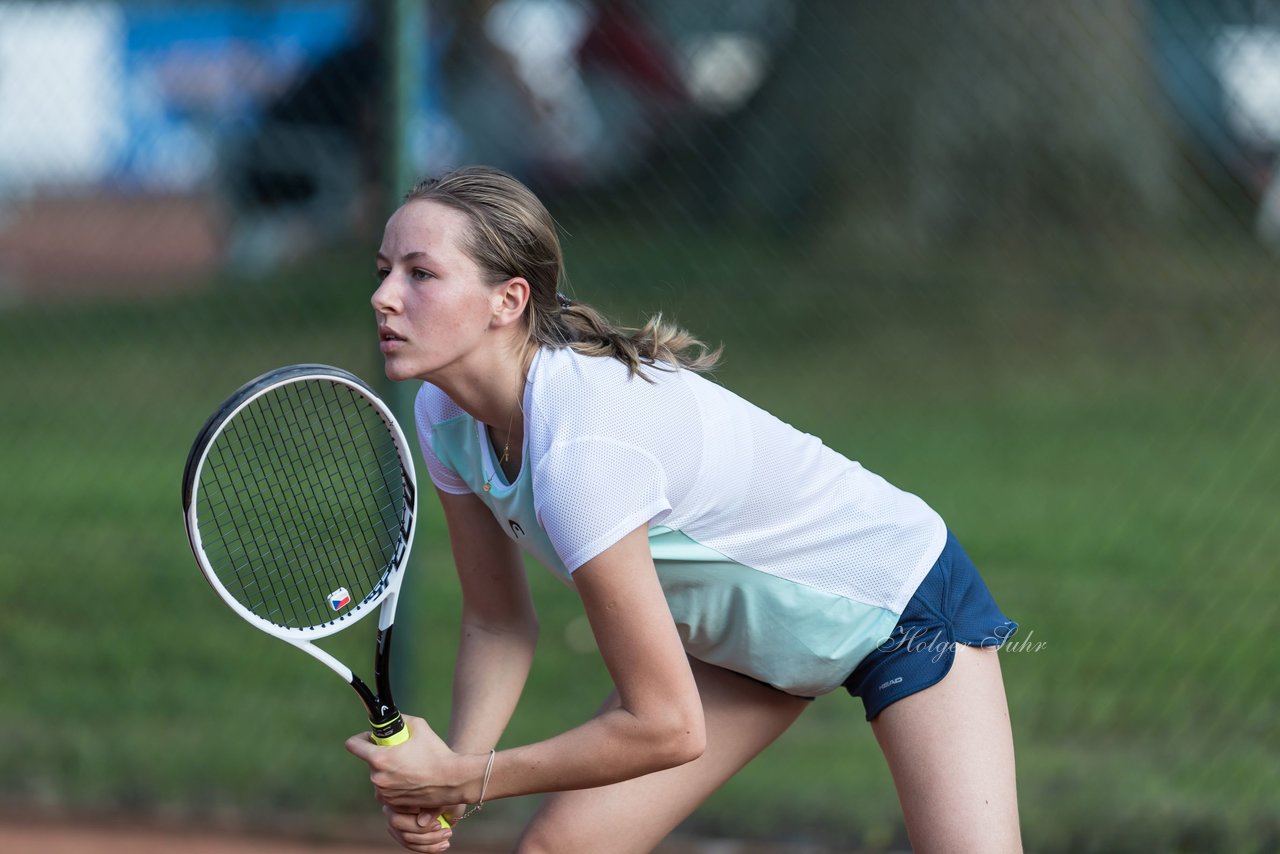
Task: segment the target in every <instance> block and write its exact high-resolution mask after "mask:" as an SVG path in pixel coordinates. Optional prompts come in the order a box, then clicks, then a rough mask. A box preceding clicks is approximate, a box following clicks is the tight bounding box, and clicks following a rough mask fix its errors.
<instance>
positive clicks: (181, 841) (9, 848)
mask: <svg viewBox="0 0 1280 854" xmlns="http://www.w3.org/2000/svg"><path fill="white" fill-rule="evenodd" d="M495 830H500V829H498V828H494V829H484V830H482V829H480V828H477V829H475V830H474V831H473V832H472V833H471V834H469V835H467V836H463V838H461V839H459V840H457V841H456V842H455V843H454V845H453V847H452V848H450V851H451V852H457V854H499V852H506V851H509V850H510V845H511V842H512V841H513V840H512V838H511V836H510V835H508V834H502V833H496V834H495V832H494V831H495ZM402 850H403V849H401V848H399V847H398V846H396V845H395V843H393V842H392V841H391V840H390V839H386V840H385V841H379V840H378V838H377V836H376V835H373V834H371V835H369V836H368V837H367V838H366V839H365V840H363V841H346V842H340V841H333V840H318V839H311V840H308V839H303V838H297V837H294V838H290V837H284V836H279V837H272V836H251V835H247V834H244V833H240V832H231V831H218V830H209V831H201V830H178V829H169V828H156V827H151V828H146V827H138V828H132V827H127V826H124V825H121V824H99V825H91V826H85V827H73V826H70V825H68V824H66V823H65V822H62V823H58V822H54V821H49V820H38V821H22V820H15V819H13V818H9V819H6V820H5V821H4V822H3V823H0V852H4V854H86V852H92V854H174V853H175V852H181V854H394V852H397V851H402ZM830 850H831V849H827V848H823V847H813V846H806V845H786V846H778V845H764V844H761V843H755V842H746V841H740V840H732V839H694V838H673V839H671V840H669V841H667V842H665V843H663V845H662V846H661V847H659V848H658V849H657V852H656V854H782V852H784V851H785V852H787V854H826V853H827V852H828V851H830Z"/></svg>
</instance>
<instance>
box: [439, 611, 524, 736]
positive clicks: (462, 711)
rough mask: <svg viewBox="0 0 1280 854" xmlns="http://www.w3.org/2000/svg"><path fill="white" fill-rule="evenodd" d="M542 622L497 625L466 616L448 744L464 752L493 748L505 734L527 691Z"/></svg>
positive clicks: (455, 682) (456, 672)
mask: <svg viewBox="0 0 1280 854" xmlns="http://www.w3.org/2000/svg"><path fill="white" fill-rule="evenodd" d="M537 638H538V626H537V623H536V621H531V622H528V623H525V624H521V625H518V626H512V627H509V628H507V629H504V630H500V631H498V630H493V629H489V628H485V627H482V626H479V625H476V624H473V623H469V622H466V621H464V622H463V624H462V636H461V639H460V641H459V645H458V663H457V667H456V669H455V671H454V678H453V709H452V715H451V717H450V721H449V735H448V739H447V741H448V743H449V745H450V747H452V748H453V749H454V750H455V751H458V752H460V753H480V752H485V753H487V752H488V751H489V749H490V748H492V747H495V746H496V745H497V743H498V739H499V738H500V737H501V736H502V733H503V731H504V730H505V729H506V727H507V724H508V723H509V722H510V720H511V715H512V714H513V713H514V712H515V708H516V703H517V702H519V700H520V695H521V693H522V692H523V690H524V684H525V680H526V679H527V678H528V675H529V668H530V666H531V664H532V662H533V651H534V647H535V646H536V644H537Z"/></svg>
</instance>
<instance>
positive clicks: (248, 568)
mask: <svg viewBox="0 0 1280 854" xmlns="http://www.w3.org/2000/svg"><path fill="white" fill-rule="evenodd" d="M404 485H405V482H404V474H403V470H402V467H401V460H400V455H399V452H398V450H397V448H396V445H395V441H394V439H393V438H392V437H391V434H390V432H389V430H388V427H387V425H386V424H385V422H383V420H382V418H381V416H380V415H379V414H378V413H377V411H376V410H375V409H374V407H373V406H372V405H371V404H370V403H369V402H368V401H367V400H366V399H365V398H364V396H363V395H361V394H359V393H358V392H356V391H354V390H352V389H350V388H349V387H347V386H345V385H343V384H341V383H333V382H302V383H290V384H287V385H283V386H279V387H277V388H275V389H273V390H271V391H269V392H267V393H266V394H264V395H262V396H261V397H259V398H257V399H256V400H254V401H253V402H252V403H250V404H249V405H248V406H247V407H245V408H244V409H243V410H241V412H240V413H239V415H238V416H237V417H236V418H234V419H233V420H232V422H230V423H228V424H227V425H226V427H225V429H224V430H223V432H222V434H221V435H220V436H219V437H218V439H217V442H216V443H215V446H214V447H213V448H211V449H210V451H209V454H208V458H207V462H206V464H205V467H204V469H203V472H202V475H201V479H200V489H201V492H202V496H201V498H202V501H203V502H204V506H205V508H206V509H207V510H208V511H209V512H208V513H207V514H205V515H204V516H202V517H201V536H202V539H204V541H205V550H206V553H207V554H208V556H209V559H210V562H211V564H212V565H213V569H214V571H215V572H216V573H217V574H218V576H219V578H221V579H222V580H223V583H224V585H226V586H227V588H228V590H230V591H231V592H232V594H233V595H234V596H235V597H236V598H237V600H239V601H240V602H241V604H243V605H244V606H245V607H247V608H249V609H250V610H251V611H253V612H254V613H255V614H257V615H258V616H260V617H263V618H265V619H268V620H270V621H271V622H273V623H277V624H279V625H283V626H286V627H308V626H315V625H321V624H324V623H328V622H331V621H332V620H334V619H336V618H337V617H338V616H339V614H340V612H342V613H345V612H346V610H347V609H348V608H349V606H348V605H345V604H344V605H341V606H338V607H335V606H334V604H332V603H331V602H330V597H331V594H335V593H339V592H340V591H345V593H346V594H347V597H349V600H350V603H351V604H356V603H359V602H361V601H364V600H365V599H366V598H368V597H369V596H370V595H371V594H374V593H375V592H376V591H377V590H378V589H379V586H380V582H381V581H382V580H383V579H384V578H385V577H386V575H387V573H388V571H389V569H390V568H391V566H392V564H393V563H394V560H395V557H396V555H397V553H398V551H399V549H400V548H401V543H402V542H403V539H404V537H405V534H406V532H405V530H404V529H405V527H406V524H407V523H406V519H407V514H406V507H405V491H404ZM206 528H207V531H206ZM340 598H341V597H340Z"/></svg>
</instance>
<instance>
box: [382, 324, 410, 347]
mask: <svg viewBox="0 0 1280 854" xmlns="http://www.w3.org/2000/svg"><path fill="white" fill-rule="evenodd" d="M403 343H405V337H404V336H403V335H400V334H399V333H397V332H395V331H394V330H393V329H391V327H389V326H379V327H378V349H380V350H381V351H382V352H384V353H390V352H391V351H392V350H395V349H396V348H398V347H399V346H400V345H401V344H403Z"/></svg>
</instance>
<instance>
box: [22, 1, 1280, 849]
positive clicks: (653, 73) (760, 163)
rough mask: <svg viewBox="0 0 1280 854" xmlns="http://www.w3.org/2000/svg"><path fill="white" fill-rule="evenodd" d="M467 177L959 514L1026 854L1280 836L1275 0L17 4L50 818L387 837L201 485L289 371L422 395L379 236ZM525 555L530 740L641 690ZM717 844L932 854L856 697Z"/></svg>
mask: <svg viewBox="0 0 1280 854" xmlns="http://www.w3.org/2000/svg"><path fill="white" fill-rule="evenodd" d="M470 162H484V163H489V164H492V165H496V166H499V167H502V168H505V169H508V170H510V171H512V172H514V173H515V174H516V175H517V176H519V177H520V178H522V179H523V180H525V181H526V182H527V183H528V184H530V185H531V186H532V187H533V188H534V189H535V190H536V191H537V192H539V194H540V195H541V196H542V197H543V199H544V200H545V201H546V202H547V203H548V206H549V207H550V208H551V210H552V212H553V214H555V215H556V217H557V219H558V220H559V222H560V224H561V226H562V228H563V231H564V235H563V238H564V242H565V246H566V253H567V262H568V269H569V275H570V284H569V285H568V286H567V290H569V291H570V292H571V293H573V295H574V296H575V297H576V298H578V299H582V300H584V301H587V302H591V303H593V304H595V305H597V306H600V307H602V308H603V309H604V310H605V311H606V312H608V313H611V314H613V315H614V316H616V317H618V318H619V319H621V320H623V321H625V322H628V323H636V324H638V323H639V322H641V321H642V320H643V319H644V317H646V316H647V315H648V314H651V313H653V312H655V311H663V312H665V313H667V314H669V315H673V316H675V317H676V318H678V319H679V320H680V321H681V322H682V323H683V324H684V325H686V326H688V327H690V328H691V329H692V330H693V331H695V332H697V333H698V334H700V335H701V336H702V337H704V338H706V339H709V340H712V341H722V342H723V343H724V344H725V345H726V360H725V363H724V367H723V368H722V369H721V370H720V372H719V373H718V375H717V379H718V381H720V382H722V383H724V384H725V385H727V386H729V387H731V388H733V389H734V390H736V391H739V392H740V393H742V394H744V395H745V396H746V397H748V398H749V399H752V400H753V401H755V402H757V403H759V404H761V405H762V406H764V407H765V408H766V409H769V410H771V411H773V412H774V413H775V414H777V415H779V416H780V417H782V418H783V419H784V420H787V421H790V422H791V423H793V424H796V425H797V426H799V427H801V428H803V429H805V430H807V431H810V432H814V433H816V434H818V435H820V436H822V437H823V438H824V439H825V440H826V441H827V442H828V444H830V445H832V446H833V447H835V448H836V449H837V450H840V451H841V452H843V453H845V454H846V455H848V456H850V457H853V458H855V459H859V460H861V461H862V462H864V463H865V464H866V465H867V466H868V467H869V468H871V469H872V470H873V471H876V472H879V473H881V474H883V475H885V476H886V477H887V478H888V479H889V480H890V481H892V482H894V483H897V484H899V485H901V486H903V487H904V488H907V489H909V490H911V491H913V492H917V493H919V494H921V495H922V496H923V497H924V498H925V499H926V500H927V501H929V502H930V503H931V504H932V505H933V506H934V507H935V508H937V509H938V510H939V511H940V512H941V513H942V515H943V516H944V517H945V518H946V519H947V520H948V522H949V524H950V526H951V527H952V529H953V530H955V531H956V532H957V533H958V535H959V537H960V538H961V540H962V541H964V542H965V543H966V547H967V549H968V551H969V552H970V553H971V554H972V555H973V556H974V557H975V560H976V561H977V562H978V564H979V566H980V567H981V568H982V570H983V573H984V575H985V576H986V577H987V579H988V581H989V583H990V585H991V587H992V589H993V590H994V592H995V594H996V597H997V599H998V600H999V601H1000V603H1001V605H1002V607H1003V608H1004V610H1005V611H1007V612H1008V613H1009V614H1010V615H1011V616H1012V617H1013V618H1014V619H1016V620H1018V621H1019V622H1020V623H1021V626H1022V629H1021V631H1020V633H1019V635H1018V636H1016V637H1015V642H1011V643H1010V644H1009V645H1007V647H1006V648H1005V649H1004V650H1003V651H1002V653H1001V655H1002V659H1001V660H1002V665H1003V668H1004V673H1005V680H1006V685H1007V690H1008V694H1009V700H1010V710H1011V714H1012V718H1013V724H1014V733H1015V740H1016V745H1017V751H1018V763H1019V764H1018V771H1019V791H1020V797H1021V808H1022V815H1023V822H1024V836H1025V839H1026V844H1027V848H1028V850H1034V851H1152V850H1167V851H1275V850H1280V819H1278V818H1277V816H1280V730H1278V729H1277V726H1276V723H1275V708H1276V703H1277V699H1280V696H1278V695H1280V691H1278V690H1277V682H1276V673H1277V672H1278V671H1280V655H1278V654H1277V652H1276V649H1277V646H1276V644H1275V641H1274V637H1273V635H1274V634H1275V633H1276V630H1277V629H1280V605H1278V604H1277V602H1278V601H1280V597H1278V596H1277V594H1278V593H1280V586H1278V585H1280V582H1278V581H1277V578H1278V575H1277V571H1276V570H1277V565H1276V557H1275V555H1276V554H1277V553H1278V552H1280V530H1278V529H1277V526H1276V522H1275V520H1276V519H1277V518H1278V517H1280V443H1278V442H1277V430H1276V426H1275V425H1276V423H1277V420H1278V419H1280V392H1278V391H1277V384H1276V380H1275V377H1276V376H1277V375H1278V373H1277V371H1278V369H1280V263H1278V259H1280V169H1278V168H1277V167H1278V166H1280V3H1277V2H1274V0H1250V2H1246V0H1234V1H1233V0H1145V2H1140V0H1116V1H1115V2H1106V3H1103V2H1079V3H1054V2H1048V0H1034V2H1025V1H1024V0H971V2H965V3H944V4H939V3H923V2H898V3H866V2H844V0H807V2H799V0H735V2H728V0H708V2H700V3H683V2H677V0H596V2H588V0H493V2H463V0H452V2H446V0H435V2H422V3H414V2H390V1H389V0H388V2H380V3H360V2H355V0H314V2H303V0H290V2H283V0H273V2H254V3H248V2H232V0H207V2H200V3H197V4H179V3H172V2H158V0H157V2H105V0H102V1H100V0H92V2H89V0H85V2H61V3H56V4H48V3H35V2H4V3H0V357H2V359H3V362H2V365H3V372H2V373H0V524H3V528H4V533H3V537H0V596H3V601H4V602H6V603H7V607H6V608H5V616H4V617H3V618H0V668H2V671H3V673H2V675H3V679H2V680H0V681H2V682H3V684H4V686H5V687H4V691H3V693H0V794H2V796H3V800H4V802H5V803H6V804H8V805H9V807H8V809H9V810H10V811H19V810H20V811H40V812H45V813H49V814H52V815H54V816H80V817H83V816H85V815H101V814H118V815H125V816H129V817H136V818H138V819H140V820H166V819H173V820H178V821H182V822H191V823H196V824H210V823H222V824H225V823H236V824H247V825H256V824H263V825H272V826H278V825H279V824H280V823H281V822H282V821H285V819H282V816H284V817H287V820H288V821H289V822H293V823H295V824H296V825H297V826H300V827H303V828H305V829H306V831H307V832H309V833H320V832H321V831H322V830H323V829H325V828H330V829H332V828H333V827H335V826H337V825H338V824H340V823H341V822H344V821H347V820H348V818H347V817H352V816H366V815H368V814H369V813H371V812H373V810H371V809H370V808H369V803H370V802H369V800H368V792H367V784H366V782H365V779H364V772H363V771H362V767H361V766H359V765H358V764H357V763H355V762H354V760H351V759H350V757H348V756H346V755H345V754H344V752H343V750H342V746H341V739H342V738H344V737H345V736H347V735H349V734H350V733H351V732H353V731H355V730H357V729H358V728H359V727H360V724H361V718H360V717H359V707H358V705H356V704H354V701H353V700H352V699H351V698H349V697H345V696H344V695H343V694H342V693H341V692H342V691H343V689H342V688H341V686H338V685H336V683H334V682H333V680H332V677H330V676H327V675H326V674H325V673H324V672H323V669H322V668H317V667H315V666H313V665H312V664H309V663H306V662H305V661H304V660H303V659H302V658H300V657H298V656H297V654H296V653H295V652H293V651H292V650H288V649H287V648H283V649H277V647H283V645H280V644H277V643H276V642H274V641H271V640H269V639H266V638H259V637H257V636H256V635H255V633H253V632H250V631H249V630H248V629H246V628H245V627H244V626H243V625H241V624H239V623H237V622H236V621H235V619H234V617H232V616H231V615H230V614H228V613H225V609H222V608H221V606H220V605H219V604H218V602H217V600H216V599H215V597H213V596H212V595H211V594H210V593H209V591H208V590H207V589H205V587H204V583H203V582H202V581H201V580H200V578H199V574H198V572H197V570H196V568H195V565H194V563H193V561H192V560H191V558H190V554H189V552H188V550H187V546H186V542H185V540H184V535H183V532H182V523H181V518H180V510H179V502H178V492H179V489H178V485H179V478H180V474H181V471H182V465H183V462H184V459H185V455H186V451H187V448H188V446H189V443H190V441H191V439H192V438H193V437H194V435H195V433H196V431H197V429H198V428H199V426H200V424H201V423H202V422H203V419H204V418H205V416H206V415H207V413H208V412H209V411H211V410H212V408H213V407H214V406H215V405H216V404H217V403H218V402H219V401H221V400H222V398H223V397H225V395H226V394H228V393H229V392H230V391H231V390H232V389H234V388H235V387H237V386H238V385H239V384H241V383H242V382H244V381H245V380H247V379H249V378H251V377H253V376H255V375H257V374H259V373H262V372H264V371H266V370H268V369H270V368H273V367H276V366H278V365H282V364H287V363H290V362H328V363H332V364H335V365H340V366H342V367H345V368H347V369H349V370H352V371H354V372H356V373H357V374H360V375H362V376H364V377H365V378H366V379H370V380H375V379H380V374H381V369H380V357H379V356H378V353H377V349H376V345H375V341H374V324H373V323H372V316H371V311H370V309H369V305H368V299H369V296H370V294H371V292H372V289H373V281H374V280H373V264H372V256H373V254H374V250H375V248H376V246H377V241H378V239H379V235H380V233H381V227H382V222H383V221H384V219H385V216H386V215H387V213H388V212H389V211H390V210H391V209H392V207H393V206H394V204H395V199H396V198H397V197H398V195H399V194H400V193H401V192H403V191H404V190H405V189H406V188H407V184H408V182H409V180H410V179H411V178H412V177H413V176H415V175H418V174H424V173H430V172H436V171H440V170H442V169H444V168H447V167H449V166H451V165H455V164H461V163H470ZM383 387H384V389H385V390H386V391H387V392H388V394H390V395H392V396H393V397H395V398H397V399H399V401H400V405H401V406H403V405H404V403H405V400H407V396H408V395H410V394H411V393H412V390H411V389H400V390H395V389H390V388H387V387H386V386H385V385H384V386H383ZM415 551H416V552H417V554H418V566H417V567H415V572H416V573H417V574H416V575H414V576H412V577H411V578H410V580H409V582H408V589H407V590H406V595H407V597H408V600H409V601H408V602H407V603H406V605H405V606H404V608H405V610H406V611H407V614H406V616H405V617H404V619H407V620H408V621H409V622H410V625H411V628H408V629H404V630H402V632H401V633H400V634H401V640H400V641H399V642H398V644H399V648H398V649H397V654H398V655H399V656H400V659H401V660H400V661H399V662H398V667H399V668H400V670H399V672H398V674H397V679H398V685H399V687H400V690H402V691H403V693H404V694H405V696H406V700H405V701H404V702H403V703H402V705H404V706H406V707H407V708H409V709H410V710H413V711H417V712H423V713H425V714H426V716H427V717H429V718H431V719H433V720H436V721H439V722H441V726H443V721H444V720H446V719H447V714H448V696H447V695H448V686H449V676H448V671H449V667H448V663H449V662H450V661H451V660H452V654H453V649H454V644H455V638H456V633H457V590H456V582H455V581H453V580H452V578H451V570H450V565H449V558H448V551H447V547H446V546H445V544H444V536H443V528H442V524H441V522H440V520H439V519H438V518H437V517H436V516H434V515H433V516H431V517H430V518H429V519H428V520H427V522H426V524H425V525H424V526H423V527H422V528H421V529H420V533H419V542H418V544H417V546H416V547H415ZM530 570H531V577H532V578H533V580H534V584H535V592H536V596H537V599H538V605H539V609H540V613H541V615H542V619H543V624H544V640H543V642H542V648H541V650H540V658H539V662H538V664H537V665H536V667H535V671H534V674H533V676H532V678H531V684H530V688H529V689H528V691H527V692H526V698H525V700H524V701H523V703H522V706H521V709H520V711H519V712H518V713H517V716H516V721H515V722H513V725H512V728H511V730H510V731H509V733H508V736H507V739H508V742H509V743H513V744H514V743H517V742H520V741H522V740H528V739H533V738H540V737H545V736H547V735H550V734H551V733H553V732H554V731H556V730H555V727H557V726H559V725H562V724H563V723H564V722H566V721H567V720H573V719H575V718H574V715H579V716H581V717H585V716H586V715H588V714H590V713H591V710H592V709H593V707H594V705H595V704H596V703H597V702H598V701H599V699H600V697H601V696H603V694H604V692H605V691H606V689H607V686H608V682H607V676H606V674H604V672H603V670H602V668H601V667H600V666H599V664H598V662H596V659H595V658H594V657H593V649H592V645H591V640H590V635H589V631H587V630H585V626H584V623H583V621H582V619H581V617H580V616H579V615H578V613H577V608H576V607H575V603H574V602H573V600H572V597H566V595H565V593H564V591H562V590H558V589H556V586H555V585H552V584H550V583H549V582H548V581H547V580H546V579H545V578H543V576H544V575H545V573H542V572H540V570H539V569H538V568H537V567H536V566H532V567H531V568H530ZM342 643H349V646H347V647H345V648H342V649H344V650H345V652H340V653H339V654H340V655H346V656H348V657H350V658H351V659H353V660H355V661H357V662H358V661H363V660H364V656H366V655H368V654H369V642H368V639H367V638H357V639H351V640H349V641H348V640H345V639H344V640H343V641H341V642H339V647H340V648H341V645H342ZM957 785H963V781H957ZM530 808H531V807H530V806H529V805H528V804H525V803H522V802H512V803H507V804H497V805H494V808H493V809H492V810H486V813H485V816H486V821H488V822H490V825H489V826H490V827H494V828H499V829H501V828H503V827H507V826H509V825H510V823H513V822H516V821H518V820H519V819H520V818H521V817H522V816H524V815H526V814H527V813H528V811H529V809H530ZM335 816H336V817H339V818H335ZM490 816H492V817H490ZM375 818H376V816H375ZM350 820H353V821H358V820H360V819H350ZM688 829H689V830H690V831H691V832H697V833H706V834H720V835H726V836H734V837H754V838H759V839H763V840H771V841H773V842H775V843H776V844H777V845H778V846H779V848H780V850H790V849H797V850H798V849H799V848H801V847H802V846H806V845H807V846H809V849H808V850H825V849H824V848H823V846H826V847H828V848H832V849H840V850H848V849H860V850H892V849H895V848H896V849H902V848H905V847H906V838H905V833H904V830H903V827H902V821H901V817H900V813H899V811H898V807H897V802H896V798H895V797H894V792H893V786H892V781H891V780H890V778H889V776H888V772H887V770H886V769H885V767H884V762H883V759H882V758H881V757H880V754H879V752H878V748H877V747H876V745H875V742H874V739H873V738H872V736H871V734H870V731H869V729H868V728H867V727H865V726H863V725H862V723H861V710H860V708H859V707H858V704H857V703H856V702H851V701H850V700H849V699H848V698H846V697H835V696H833V697H829V698H822V699H820V700H819V701H818V702H817V703H815V704H814V708H813V709H811V710H810V711H809V712H807V713H806V715H805V716H804V717H803V718H802V719H801V721H800V722H799V723H798V724H797V725H796V726H795V727H794V728H793V729H792V731H791V732H789V733H787V735H786V736H784V737H783V739H782V740H781V741H780V742H779V743H778V744H777V745H775V746H774V747H773V748H771V749H770V750H769V751H767V752H766V753H765V754H764V755H763V756H762V757H761V758H760V759H758V760H757V761H756V762H755V763H754V764H753V765H752V766H750V767H749V768H748V770H746V771H745V772H744V773H743V774H742V775H740V776H739V778H738V779H736V780H734V781H733V782H732V783H731V784H730V785H729V786H727V787H726V788H725V789H724V790H723V791H721V792H720V793H718V794H717V795H716V796H715V797H714V798H713V799H712V800H711V801H710V802H708V804H707V805H705V806H704V807H703V808H702V809H701V810H700V811H699V812H698V813H696V814H695V816H694V818H693V819H691V820H690V822H689V823H688ZM498 832H501V831H498ZM461 839H462V837H460V840H461ZM0 847H3V845H2V843H0Z"/></svg>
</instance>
